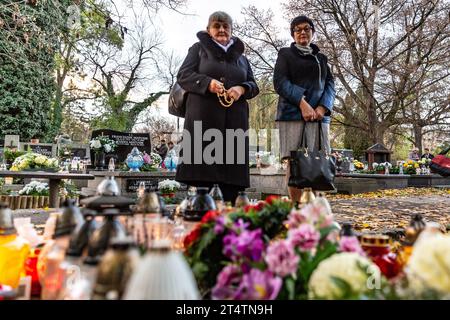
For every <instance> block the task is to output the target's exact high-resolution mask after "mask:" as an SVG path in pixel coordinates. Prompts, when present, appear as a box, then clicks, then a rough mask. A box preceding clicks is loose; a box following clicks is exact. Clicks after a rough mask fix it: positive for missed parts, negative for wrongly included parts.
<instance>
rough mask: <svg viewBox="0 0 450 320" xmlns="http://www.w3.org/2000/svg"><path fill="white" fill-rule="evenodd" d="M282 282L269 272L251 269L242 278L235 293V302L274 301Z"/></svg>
mask: <svg viewBox="0 0 450 320" xmlns="http://www.w3.org/2000/svg"><path fill="white" fill-rule="evenodd" d="M282 283H283V281H282V280H281V278H279V277H276V276H274V275H273V274H272V273H271V272H270V271H267V270H266V271H261V270H258V269H251V270H250V272H249V273H246V274H244V276H243V277H242V282H241V285H240V286H239V289H238V292H237V293H236V296H235V299H236V300H274V299H276V297H277V295H278V293H279V292H280V289H281V285H282Z"/></svg>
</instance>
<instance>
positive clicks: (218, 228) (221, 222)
mask: <svg viewBox="0 0 450 320" xmlns="http://www.w3.org/2000/svg"><path fill="white" fill-rule="evenodd" d="M224 231H225V217H224V216H220V217H218V218H217V219H216V225H215V226H214V233H215V234H221V233H223V232H224Z"/></svg>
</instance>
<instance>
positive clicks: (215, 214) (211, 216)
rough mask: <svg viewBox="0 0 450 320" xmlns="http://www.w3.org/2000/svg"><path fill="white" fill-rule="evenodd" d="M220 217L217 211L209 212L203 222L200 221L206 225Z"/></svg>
mask: <svg viewBox="0 0 450 320" xmlns="http://www.w3.org/2000/svg"><path fill="white" fill-rule="evenodd" d="M219 215H220V213H219V212H217V211H216V210H209V211H208V212H207V213H206V214H205V215H204V216H203V217H202V220H200V222H201V223H202V224H204V223H208V222H210V221H211V220H215V219H216V218H217V217H218V216H219Z"/></svg>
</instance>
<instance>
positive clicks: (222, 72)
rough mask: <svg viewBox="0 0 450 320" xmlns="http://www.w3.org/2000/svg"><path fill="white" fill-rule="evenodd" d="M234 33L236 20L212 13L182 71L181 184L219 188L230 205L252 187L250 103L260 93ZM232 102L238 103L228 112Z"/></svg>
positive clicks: (218, 13)
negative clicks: (249, 130)
mask: <svg viewBox="0 0 450 320" xmlns="http://www.w3.org/2000/svg"><path fill="white" fill-rule="evenodd" d="M231 31H232V19H231V17H230V16H229V15H228V14H226V13H224V12H215V13H213V14H212V15H211V16H210V17H209V22H208V27H207V31H201V32H199V33H198V34H197V37H198V39H199V42H197V43H195V44H194V45H193V46H192V47H191V48H190V49H189V52H188V55H187V57H186V59H185V60H184V62H183V64H182V66H181V68H180V70H179V73H178V76H177V80H178V83H179V84H180V86H181V87H182V88H183V89H185V90H186V91H187V92H188V96H187V101H186V116H185V122H184V132H183V141H182V146H181V147H182V149H181V156H182V160H180V161H181V163H180V164H179V165H178V167H177V173H176V180H177V181H180V182H183V183H186V184H188V185H193V186H197V187H200V186H201V187H211V186H212V185H213V184H215V183H217V184H219V187H220V188H221V190H222V193H223V195H224V198H225V201H232V202H234V200H235V198H236V196H237V194H238V191H240V190H243V189H245V188H246V187H248V186H249V184H250V183H249V182H250V178H249V158H248V153H249V150H248V136H246V133H247V130H248V116H249V110H248V103H247V99H251V98H253V97H255V96H256V95H257V94H258V93H259V89H258V86H257V85H256V82H255V79H254V77H253V72H252V70H251V67H250V64H249V62H248V60H247V59H246V58H245V57H244V56H243V55H242V54H243V52H244V44H243V43H242V41H241V40H240V39H238V38H237V37H232V36H231ZM218 94H223V95H224V96H223V97H222V98H221V99H222V100H221V101H222V103H221V102H220V101H219V96H218ZM227 100H228V102H229V101H234V102H233V103H232V105H231V106H229V107H227V106H228V103H227ZM236 130H237V131H236Z"/></svg>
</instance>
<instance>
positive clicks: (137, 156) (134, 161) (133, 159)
mask: <svg viewBox="0 0 450 320" xmlns="http://www.w3.org/2000/svg"><path fill="white" fill-rule="evenodd" d="M126 163H127V166H128V168H130V171H132V172H139V171H140V170H139V168H140V167H142V165H143V164H144V158H143V157H142V152H140V151H139V150H138V148H136V147H134V148H133V149H132V150H131V152H130V153H129V154H128V156H127V159H126Z"/></svg>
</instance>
